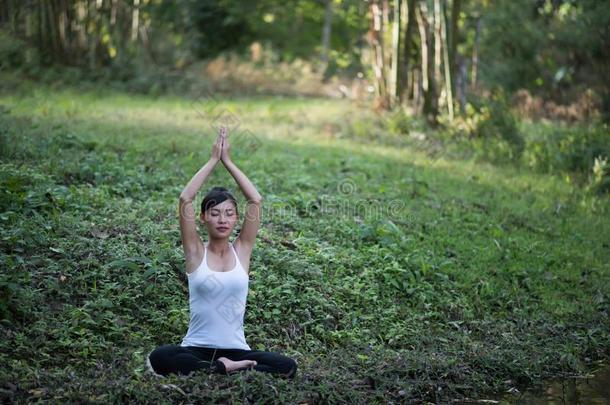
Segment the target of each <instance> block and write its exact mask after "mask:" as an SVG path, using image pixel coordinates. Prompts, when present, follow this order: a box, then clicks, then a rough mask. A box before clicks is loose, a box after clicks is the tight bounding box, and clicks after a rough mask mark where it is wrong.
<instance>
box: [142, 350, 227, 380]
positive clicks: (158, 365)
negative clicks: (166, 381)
mask: <svg viewBox="0 0 610 405" xmlns="http://www.w3.org/2000/svg"><path fill="white" fill-rule="evenodd" d="M148 358H149V361H150V365H151V366H152V368H153V370H154V372H155V373H157V374H161V375H163V376H166V375H168V374H171V373H175V374H184V375H188V374H190V373H191V372H193V371H196V370H208V371H209V372H212V373H219V374H227V372H226V369H225V366H224V364H223V363H222V362H221V361H218V360H217V359H216V358H214V359H210V358H207V357H202V356H201V355H200V354H199V353H198V352H197V351H193V350H190V349H189V348H188V347H184V346H178V345H172V344H167V345H162V346H159V347H157V348H156V349H155V350H153V351H152V352H151V353H150V354H149V355H148ZM210 360H212V361H210Z"/></svg>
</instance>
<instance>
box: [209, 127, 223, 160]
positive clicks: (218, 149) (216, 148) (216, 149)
mask: <svg viewBox="0 0 610 405" xmlns="http://www.w3.org/2000/svg"><path fill="white" fill-rule="evenodd" d="M223 139H224V137H223V136H222V129H221V131H220V133H219V134H218V136H217V137H216V141H215V142H214V144H213V145H212V156H210V160H212V161H214V162H218V161H219V160H220V159H221V157H222V142H223Z"/></svg>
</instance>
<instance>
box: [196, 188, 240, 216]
mask: <svg viewBox="0 0 610 405" xmlns="http://www.w3.org/2000/svg"><path fill="white" fill-rule="evenodd" d="M225 200H231V201H233V204H235V211H236V212H237V200H236V199H235V197H233V194H231V192H230V191H229V190H228V189H227V188H225V187H218V186H217V187H212V189H211V190H210V191H209V192H208V193H207V194H206V196H205V197H204V198H203V201H202V202H201V213H202V214H203V213H204V212H205V211H207V210H209V209H210V208H212V207H214V206H216V205H218V204H220V203H221V202H223V201H225Z"/></svg>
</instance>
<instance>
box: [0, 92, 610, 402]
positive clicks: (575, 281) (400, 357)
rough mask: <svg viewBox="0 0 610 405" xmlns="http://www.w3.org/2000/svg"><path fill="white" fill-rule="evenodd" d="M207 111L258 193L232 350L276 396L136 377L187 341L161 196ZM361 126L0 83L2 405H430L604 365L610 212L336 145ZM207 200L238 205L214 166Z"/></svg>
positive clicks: (246, 105)
mask: <svg viewBox="0 0 610 405" xmlns="http://www.w3.org/2000/svg"><path fill="white" fill-rule="evenodd" d="M206 114H207V115H206ZM209 114H224V115H225V116H230V117H232V119H233V122H236V123H239V129H238V130H237V131H234V132H233V135H234V136H235V137H236V139H235V142H234V143H233V144H232V145H233V146H232V149H233V151H232V156H233V160H234V161H235V163H236V164H237V165H238V166H239V167H240V168H241V169H242V170H243V171H244V172H245V173H246V174H247V175H248V177H249V178H250V179H251V180H252V182H253V183H254V184H255V185H256V186H257V188H258V190H259V192H260V193H261V195H263V198H264V214H263V224H262V228H261V230H260V233H259V239H258V242H257V245H256V248H255V251H254V254H253V257H252V262H251V266H250V268H251V282H250V294H249V297H248V304H247V310H246V319H245V331H246V339H247V340H248V343H249V344H250V346H251V347H252V348H254V349H263V350H272V351H280V352H283V353H285V354H286V355H289V356H291V357H293V358H294V359H296V360H297V362H298V364H299V371H298V376H297V378H296V379H295V380H294V381H292V382H289V381H286V380H281V379H278V378H275V377H273V376H270V375H265V374H263V373H255V372H244V373H241V374H237V375H233V376H229V377H227V376H219V375H208V374H204V373H201V374H197V375H192V376H190V377H179V376H172V377H169V378H166V379H158V378H156V377H155V376H153V375H151V374H149V373H148V372H147V371H146V368H145V356H146V355H147V353H149V352H150V351H151V350H152V349H154V348H155V347H156V346H157V345H160V344H165V343H175V344H179V342H180V341H181V339H182V337H183V336H184V334H185V333H186V329H187V326H188V317H189V312H188V289H187V284H186V277H185V274H184V257H183V253H182V248H181V243H180V233H179V228H178V212H177V207H178V196H179V193H180V191H181V190H182V188H183V187H184V186H185V185H186V183H187V182H188V181H189V179H190V178H191V176H192V175H193V174H194V173H195V172H196V171H197V170H198V169H199V168H200V167H201V166H202V165H203V164H205V162H206V161H207V159H208V157H209V155H210V145H211V142H212V140H213V138H214V129H213V128H212V126H211V125H210V124H211V121H210V119H209ZM365 115H366V114H365V111H363V110H360V109H359V108H358V107H355V106H353V105H350V104H348V103H346V102H341V101H333V100H322V99H296V98H279V97H274V98H271V97H269V98H265V97H255V98H216V99H211V98H210V97H209V96H207V95H203V94H202V97H200V98H199V99H197V100H187V99H183V98H180V97H159V98H151V97H144V96H136V95H128V94H122V93H116V92H113V91H110V90H104V89H100V90H99V91H97V92H96V91H93V90H86V91H83V90H79V89H72V90H69V89H64V88H54V87H49V86H35V85H33V84H31V83H30V84H27V83H25V84H23V85H19V86H16V87H13V88H11V89H10V91H9V90H7V89H6V88H5V90H4V91H3V92H2V93H0V141H1V144H0V159H1V161H0V183H1V187H0V223H1V226H2V236H1V238H0V259H1V260H0V263H1V264H2V272H1V274H0V292H1V295H0V300H2V306H1V308H2V310H1V311H2V312H1V316H2V322H1V327H0V332H1V339H0V349H1V350H0V363H1V364H3V366H2V367H0V388H1V389H2V391H0V395H1V396H2V398H3V399H4V400H9V401H10V400H15V401H18V402H25V401H35V400H51V401H59V402H64V401H93V402H98V401H99V402H116V401H138V402H140V401H142V402H151V403H158V402H163V401H165V402H168V403H169V402H172V403H175V402H187V403H191V402H195V401H204V400H205V401H206V402H208V401H210V402H243V401H247V402H260V403H267V402H290V403H317V402H348V401H349V402H357V403H365V402H366V403H369V402H380V403H381V402H383V403H386V402H389V401H392V402H420V401H428V402H440V403H447V402H451V401H453V400H455V399H461V398H465V397H469V398H484V397H485V395H488V394H489V393H490V392H498V391H501V392H503V391H505V390H508V389H510V388H512V387H516V386H517V387H522V386H523V385H524V384H528V383H531V382H534V381H538V380H540V379H544V378H548V377H551V376H559V375H566V374H571V373H580V372H583V371H584V370H585V369H586V368H587V366H590V365H591V364H592V363H594V362H595V361H597V360H600V359H605V358H607V357H608V355H609V348H610V338H609V336H610V321H609V320H608V309H609V308H608V293H609V289H610V283H609V276H610V271H609V270H610V268H609V263H610V255H609V253H608V252H609V251H610V249H608V248H609V241H610V218H609V216H608V208H609V206H608V201H607V200H606V199H604V198H602V197H596V196H593V195H589V194H586V193H583V192H582V190H580V189H578V188H576V187H575V186H572V185H570V184H568V183H566V182H565V181H563V179H562V178H559V177H552V176H547V175H540V174H537V175H534V174H531V173H529V172H528V171H526V170H520V169H518V168H511V167H496V166H492V165H489V164H483V163H476V162H473V161H465V160H453V159H450V158H448V157H443V156H442V155H436V156H435V157H434V158H431V157H430V156H429V155H427V154H425V153H422V152H417V151H414V150H413V149H410V148H407V147H400V146H396V145H395V143H393V142H389V141H388V142H385V140H384V139H379V140H378V141H376V142H370V141H366V140H364V139H360V138H358V139H353V138H352V137H351V135H350V132H349V130H343V129H342V128H345V127H342V125H343V124H342V123H344V122H347V121H348V120H350V119H353V117H358V116H365ZM238 133H239V134H242V136H241V137H237V134H238ZM213 185H225V186H228V187H229V188H230V189H231V190H233V191H234V193H235V194H236V195H238V196H239V197H240V201H241V202H242V203H243V201H244V199H243V196H242V195H241V193H240V192H239V190H238V189H237V188H236V184H235V183H234V181H233V179H232V177H231V176H230V175H229V174H228V172H227V171H226V170H225V169H224V168H223V167H222V166H221V165H219V166H217V168H216V170H215V172H214V174H213V176H212V178H210V179H209V181H208V182H207V183H206V184H204V187H203V189H202V190H201V192H200V195H199V196H198V199H197V203H199V202H200V201H201V198H202V197H203V194H204V192H205V190H208V189H209V188H211V187H212V186H213ZM237 232H238V229H237V230H236V233H237ZM236 233H235V234H236ZM201 235H202V237H203V238H205V234H204V232H203V230H202V232H201Z"/></svg>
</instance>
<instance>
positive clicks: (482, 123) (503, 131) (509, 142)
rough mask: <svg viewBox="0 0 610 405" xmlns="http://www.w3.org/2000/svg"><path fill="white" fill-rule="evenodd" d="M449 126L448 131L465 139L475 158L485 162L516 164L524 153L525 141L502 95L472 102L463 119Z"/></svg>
mask: <svg viewBox="0 0 610 405" xmlns="http://www.w3.org/2000/svg"><path fill="white" fill-rule="evenodd" d="M451 125H452V127H451V128H450V131H451V132H452V133H453V134H454V136H457V137H466V138H468V139H469V141H470V142H471V144H472V147H473V149H474V151H475V155H476V156H477V157H479V158H482V159H484V160H487V161H490V162H495V163H500V162H511V161H512V162H516V161H518V160H519V159H520V157H521V154H522V153H523V149H524V146H525V141H524V139H523V137H522V135H521V134H520V132H519V128H518V125H517V120H516V118H515V117H514V115H513V113H512V112H511V111H510V108H509V106H508V104H507V102H506V101H505V99H504V97H503V96H501V95H494V96H493V97H492V98H491V99H483V98H480V99H473V100H471V102H469V103H468V105H467V106H466V113H465V115H464V116H460V117H457V118H456V120H455V121H454V122H453V123H451Z"/></svg>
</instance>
